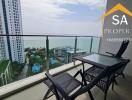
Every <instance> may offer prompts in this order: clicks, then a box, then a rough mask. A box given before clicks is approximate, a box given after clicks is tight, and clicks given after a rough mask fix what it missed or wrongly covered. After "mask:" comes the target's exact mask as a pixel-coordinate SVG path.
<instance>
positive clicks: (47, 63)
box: [46, 36, 49, 70]
mask: <svg viewBox="0 0 132 100" xmlns="http://www.w3.org/2000/svg"><path fill="white" fill-rule="evenodd" d="M46 69H47V70H48V69H49V39H48V36H46Z"/></svg>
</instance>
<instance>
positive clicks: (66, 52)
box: [54, 47, 86, 63]
mask: <svg viewBox="0 0 132 100" xmlns="http://www.w3.org/2000/svg"><path fill="white" fill-rule="evenodd" d="M54 53H55V55H56V56H57V57H60V58H61V59H64V63H69V62H72V60H73V57H74V56H80V55H84V54H85V53H86V52H85V51H82V50H77V51H76V54H75V53H74V48H72V47H62V48H54Z"/></svg>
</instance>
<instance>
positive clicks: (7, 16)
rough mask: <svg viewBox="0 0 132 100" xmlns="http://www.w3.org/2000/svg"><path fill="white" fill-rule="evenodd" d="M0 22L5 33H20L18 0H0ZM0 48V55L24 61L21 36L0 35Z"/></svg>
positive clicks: (20, 19) (20, 21)
mask: <svg viewBox="0 0 132 100" xmlns="http://www.w3.org/2000/svg"><path fill="white" fill-rule="evenodd" d="M0 7H1V8H0V18H1V19H0V20H1V21H0V24H1V27H2V29H0V30H1V31H2V32H1V33H0V34H6V35H22V34H23V31H22V18H21V6H20V0H0ZM0 42H1V46H0V47H2V49H0V55H1V56H3V55H5V56H4V57H5V58H7V59H8V57H9V58H10V59H11V60H12V61H18V62H20V63H23V62H24V47H23V38H22V37H20V36H6V37H4V36H3V37H2V36H1V37H0Z"/></svg>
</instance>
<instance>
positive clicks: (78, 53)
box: [66, 50, 86, 63]
mask: <svg viewBox="0 0 132 100" xmlns="http://www.w3.org/2000/svg"><path fill="white" fill-rule="evenodd" d="M84 54H86V52H85V51H82V50H77V51H76V54H75V53H74V50H68V51H66V62H67V63H69V62H72V61H73V57H75V56H81V55H84Z"/></svg>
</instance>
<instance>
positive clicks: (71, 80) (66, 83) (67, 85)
mask: <svg viewBox="0 0 132 100" xmlns="http://www.w3.org/2000/svg"><path fill="white" fill-rule="evenodd" d="M79 74H80V76H81V77H82V72H81V70H79V71H78V72H77V73H76V74H75V75H74V77H73V76H71V75H70V74H68V73H61V74H58V75H56V76H54V77H53V79H54V80H56V81H57V82H58V83H59V84H61V85H62V87H63V89H64V90H65V92H66V93H67V94H69V93H71V92H72V91H74V90H75V89H76V88H77V87H79V86H80V87H82V86H83V82H80V81H79V80H77V79H75V77H76V76H77V75H79ZM82 81H83V79H82ZM44 83H45V84H46V85H47V86H48V87H49V89H48V91H47V92H46V94H45V96H44V98H43V100H46V99H48V98H49V97H51V96H52V95H54V94H56V92H55V90H54V87H53V84H52V82H51V81H50V80H49V79H47V80H45V81H44ZM50 93H52V94H50ZM56 95H57V94H56ZM57 96H59V98H60V99H61V100H62V99H63V97H62V95H61V94H60V93H58V95H57ZM57 96H56V98H58V97H57Z"/></svg>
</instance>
